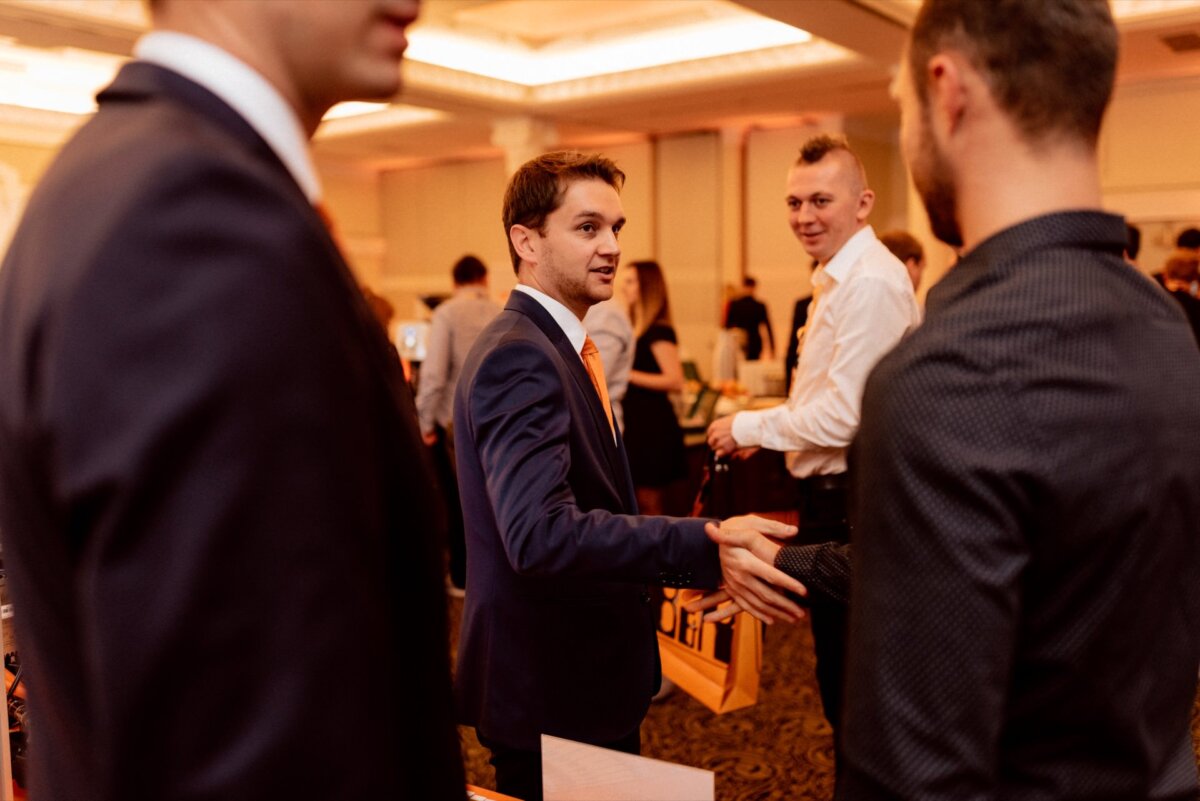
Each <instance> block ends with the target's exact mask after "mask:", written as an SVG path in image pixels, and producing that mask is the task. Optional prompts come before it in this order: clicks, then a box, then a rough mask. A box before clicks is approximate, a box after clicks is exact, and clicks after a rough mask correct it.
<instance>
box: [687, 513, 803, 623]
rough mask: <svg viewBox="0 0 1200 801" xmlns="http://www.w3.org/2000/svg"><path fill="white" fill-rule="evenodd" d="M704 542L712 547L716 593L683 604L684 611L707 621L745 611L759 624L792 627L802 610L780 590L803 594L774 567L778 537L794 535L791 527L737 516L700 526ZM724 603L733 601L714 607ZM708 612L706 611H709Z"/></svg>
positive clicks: (801, 588)
mask: <svg viewBox="0 0 1200 801" xmlns="http://www.w3.org/2000/svg"><path fill="white" fill-rule="evenodd" d="M704 530H705V533H707V534H708V537H709V539H711V540H712V541H713V542H715V543H716V544H717V545H718V548H719V552H720V557H721V573H722V574H723V575H724V578H725V581H724V583H723V584H722V586H721V589H719V590H717V591H715V592H711V593H708V594H707V595H705V596H704V597H702V598H700V599H697V600H695V601H692V602H691V603H689V604H687V605H686V607H685V608H686V609H687V610H688V611H689V612H707V614H706V615H705V616H704V619H705V620H706V621H709V622H716V621H718V620H724V619H725V618H727V617H732V616H733V615H736V614H737V613H738V612H742V611H745V612H749V613H750V614H752V615H754V617H756V618H758V619H759V620H761V621H762V622H764V623H768V624H770V623H774V622H775V621H776V620H782V621H784V622H787V623H795V622H797V621H799V620H801V619H803V618H804V610H803V609H801V608H800V607H799V605H797V604H796V603H795V602H794V601H792V600H791V599H789V598H788V597H787V595H785V594H784V593H783V592H782V590H790V591H791V592H794V593H796V594H797V595H807V594H808V590H807V589H806V588H805V586H804V585H803V584H801V583H800V582H799V581H797V580H796V579H794V578H792V577H791V576H789V575H788V574H786V573H784V572H783V571H781V570H779V569H778V568H776V567H775V555H776V554H778V553H779V549H780V548H781V547H782V546H781V545H780V544H779V542H777V540H778V539H781V538H787V537H794V536H795V535H796V531H797V529H796V527H795V526H789V525H785V524H784V523H779V522H777V521H774V520H767V519H766V518H764V517H758V516H756V515H742V516H740V517H731V518H729V519H728V520H725V521H722V523H721V524H720V525H719V526H718V525H717V524H716V523H709V524H708V525H706V526H705V527H704ZM726 601H732V602H733V603H731V604H729V605H728V606H725V607H723V608H721V609H716V607H717V606H719V605H720V604H723V603H725V602H726ZM710 610H711V611H710Z"/></svg>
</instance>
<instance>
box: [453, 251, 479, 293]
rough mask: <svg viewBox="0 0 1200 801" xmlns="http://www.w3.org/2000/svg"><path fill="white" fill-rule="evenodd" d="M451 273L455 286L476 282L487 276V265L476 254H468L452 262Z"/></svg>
mask: <svg viewBox="0 0 1200 801" xmlns="http://www.w3.org/2000/svg"><path fill="white" fill-rule="evenodd" d="M451 275H453V276H454V285H455V286H466V285H467V284H478V283H479V282H480V281H482V280H483V279H484V278H486V277H487V265H486V264H484V263H483V261H482V260H481V259H480V258H479V257H478V256H471V255H469V254H468V255H466V256H463V257H462V258H461V259H459V260H458V261H457V262H456V263H455V264H454V270H453V272H452V273H451Z"/></svg>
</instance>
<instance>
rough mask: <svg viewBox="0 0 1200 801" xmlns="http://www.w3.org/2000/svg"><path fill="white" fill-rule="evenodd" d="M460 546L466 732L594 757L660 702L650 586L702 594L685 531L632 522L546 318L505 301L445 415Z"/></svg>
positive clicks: (591, 409)
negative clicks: (547, 738)
mask: <svg viewBox="0 0 1200 801" xmlns="http://www.w3.org/2000/svg"><path fill="white" fill-rule="evenodd" d="M455 437H456V441H457V458H458V482H459V488H460V490H461V494H462V506H463V516H464V519H465V521H466V531H467V598H466V605H465V609H464V612H463V623H462V631H461V639H460V642H459V651H458V667H457V676H456V689H457V692H458V696H459V702H460V705H461V713H462V715H463V721H464V722H465V723H468V724H470V725H473V726H475V727H476V728H477V729H478V730H479V732H480V733H481V734H483V735H484V736H485V737H489V738H491V739H493V740H495V741H497V742H500V743H502V744H504V745H507V746H509V747H513V748H525V749H535V748H537V747H538V742H539V741H538V738H539V735H540V734H542V733H545V734H552V735H555V736H559V737H566V738H570V739H574V740H580V741H584V742H592V743H607V742H612V741H614V740H617V739H619V738H621V737H624V736H625V735H627V734H629V733H630V732H632V731H633V730H634V729H635V728H636V727H637V726H638V725H639V724H640V723H641V721H642V718H643V717H644V716H645V714H646V709H647V708H648V706H649V703H650V696H651V695H652V694H653V693H654V692H655V690H656V689H657V683H658V678H659V663H658V647H657V643H656V640H655V636H654V630H655V621H654V617H653V615H654V613H655V611H656V610H654V609H652V608H651V606H650V603H649V601H650V598H649V595H648V594H647V592H646V585H647V584H648V583H653V582H657V583H663V584H669V585H674V586H696V587H715V586H716V585H717V584H718V582H719V580H720V567H719V564H718V560H717V551H716V548H715V546H714V545H713V544H712V543H711V542H709V540H708V538H707V537H706V536H705V534H704V522H705V521H703V520H698V519H681V518H669V517H640V516H637V507H636V501H635V496H634V491H633V482H632V480H631V479H630V476H629V466H628V463H627V462H626V459H625V450H624V447H623V445H622V444H621V442H620V438H619V437H618V438H617V441H615V442H614V438H613V434H612V431H611V430H610V429H609V425H608V418H607V417H606V415H605V412H604V408H603V406H602V405H601V402H600V399H599V396H598V395H597V394H596V390H595V389H594V388H593V386H592V383H591V380H590V379H589V377H588V374H587V371H586V369H585V368H584V366H583V361H582V360H581V359H580V357H579V354H578V353H576V352H575V351H574V349H573V348H572V347H571V344H570V342H569V341H568V340H567V337H566V334H564V333H563V331H562V329H561V328H560V327H559V325H558V323H556V322H555V321H554V318H553V317H551V316H550V314H549V313H548V312H547V311H546V310H545V309H543V308H542V307H541V305H539V304H538V302H537V301H536V300H534V299H533V298H532V297H530V296H528V295H526V294H524V293H522V292H513V293H512V295H511V297H510V298H509V301H508V305H507V306H506V308H505V310H504V311H503V312H501V314H500V315H499V316H498V317H497V318H496V319H495V320H494V321H493V322H492V323H491V324H490V325H489V326H488V327H487V328H486V329H485V330H484V332H483V333H482V334H481V335H480V337H479V339H478V340H477V341H476V343H475V347H474V348H473V349H472V351H471V354H470V356H468V358H467V362H466V364H465V366H464V368H463V372H462V376H461V378H460V380H459V384H458V394H457V397H456V400H455Z"/></svg>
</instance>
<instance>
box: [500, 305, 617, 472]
mask: <svg viewBox="0 0 1200 801" xmlns="http://www.w3.org/2000/svg"><path fill="white" fill-rule="evenodd" d="M505 308H506V309H509V310H510V311H515V312H519V313H521V314H524V315H525V316H526V317H528V318H529V319H530V320H532V321H533V322H534V324H535V325H537V327H538V328H539V329H540V330H541V332H542V333H543V334H545V335H546V338H547V339H549V340H550V344H551V345H553V346H554V348H555V350H557V351H558V354H559V356H560V358H562V360H563V363H564V364H566V366H567V372H568V373H570V374H571V379H572V380H573V381H574V383H575V391H576V392H578V393H580V394H581V395H583V397H584V398H586V399H587V404H588V409H590V410H591V418H592V427H593V429H594V430H595V433H596V436H597V438H598V439H599V441H600V447H601V450H602V451H604V456H605V458H606V459H607V460H608V465H609V468H610V469H611V471H612V475H613V476H614V478H616V479H617V480H618V481H622V480H623V479H625V478H627V477H628V475H629V467H628V463H627V462H626V460H625V458H624V456H623V453H622V451H620V450H619V449H618V446H617V442H616V441H615V440H614V438H613V430H612V429H611V428H609V427H608V415H607V414H605V412H604V405H603V404H602V403H601V402H600V396H599V395H598V394H596V388H595V387H594V386H592V379H591V376H589V375H588V372H587V368H585V367H584V366H583V359H582V358H580V356H579V354H578V353H576V352H575V349H574V348H572V347H571V342H570V340H568V339H567V335H566V334H565V333H563V330H562V328H561V327H560V326H559V325H558V323H557V322H555V320H554V318H553V317H551V316H550V313H549V312H548V311H546V310H545V309H543V308H542V305H541V304H540V303H538V302H537V301H536V300H534V299H533V298H531V297H529V296H528V295H526V294H525V293H524V292H519V291H515V290H514V291H513V293H512V294H511V295H509V298H508V303H507V304H506V305H505ZM618 436H619V434H618Z"/></svg>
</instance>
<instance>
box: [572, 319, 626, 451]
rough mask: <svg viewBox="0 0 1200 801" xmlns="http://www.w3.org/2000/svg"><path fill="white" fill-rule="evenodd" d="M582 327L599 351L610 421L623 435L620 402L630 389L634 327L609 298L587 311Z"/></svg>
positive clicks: (623, 412)
mask: <svg viewBox="0 0 1200 801" xmlns="http://www.w3.org/2000/svg"><path fill="white" fill-rule="evenodd" d="M583 327H584V328H586V329H587V332H588V336H590V337H591V338H592V341H593V342H595V343H596V348H597V350H599V351H600V361H601V363H603V364H604V383H605V385H606V388H607V389H608V402H609V405H610V406H612V413H613V419H614V420H616V421H617V426H618V427H619V428H620V429H621V430H622V431H624V430H625V411H624V409H623V407H622V405H621V401H623V400H624V399H625V390H627V389H629V371H630V370H631V369H633V325H632V324H631V323H630V322H629V315H628V314H627V313H626V312H625V309H624V308H623V307H622V305H621V303H620V301H618V300H617V299H616V298H610V299H609V300H605V301H602V302H600V303H597V304H596V305H595V306H593V307H592V308H590V309H588V312H587V314H586V315H585V316H584V318H583Z"/></svg>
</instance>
